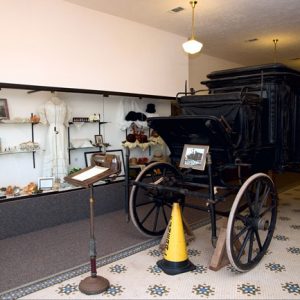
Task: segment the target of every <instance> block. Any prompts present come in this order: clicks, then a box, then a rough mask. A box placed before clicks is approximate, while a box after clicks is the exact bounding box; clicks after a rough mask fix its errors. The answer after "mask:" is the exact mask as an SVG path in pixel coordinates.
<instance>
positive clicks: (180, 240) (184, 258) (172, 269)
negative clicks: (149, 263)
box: [157, 202, 196, 275]
mask: <svg viewBox="0 0 300 300" xmlns="http://www.w3.org/2000/svg"><path fill="white" fill-rule="evenodd" d="M157 265H158V266H159V267H160V268H161V269H162V270H163V271H164V272H165V273H166V274H168V275H176V274H180V273H184V272H188V271H192V270H194V269H195V268H196V267H195V265H193V264H192V263H191V262H190V261H189V259H188V255H187V249H186V241H185V236H184V230H183V222H182V217H181V210H180V206H179V203H176V202H174V203H173V207H172V214H171V219H170V222H169V228H168V236H167V239H166V244H165V249H164V258H163V259H162V260H159V261H158V262H157Z"/></svg>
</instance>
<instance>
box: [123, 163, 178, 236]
mask: <svg viewBox="0 0 300 300" xmlns="http://www.w3.org/2000/svg"><path fill="white" fill-rule="evenodd" d="M180 178H181V176H180V174H179V172H178V171H177V170H176V169H175V167H173V166H172V165H171V164H169V163H160V162H155V163H152V164H150V165H148V166H147V167H146V168H145V169H143V170H142V171H141V172H140V173H139V175H138V176H137V178H136V180H135V183H136V184H135V185H133V187H132V189H131V193H130V198H129V212H130V218H131V220H132V222H133V224H134V225H135V227H136V228H137V229H138V230H139V231H140V232H141V233H142V234H144V235H146V236H159V235H163V233H164V231H165V229H166V227H167V225H168V222H169V219H170V215H171V210H172V204H173V202H174V201H178V199H179V198H180V197H181V196H180V195H179V194H178V193H174V192H170V191H164V190H163V189H159V190H158V189H155V188H151V186H150V188H149V187H145V186H142V185H141V184H151V185H153V186H157V185H159V186H160V187H163V186H169V187H172V186H173V185H174V181H175V180H178V179H180ZM139 183H141V184H140V185H139Z"/></svg>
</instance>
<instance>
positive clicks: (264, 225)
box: [257, 219, 270, 230]
mask: <svg viewBox="0 0 300 300" xmlns="http://www.w3.org/2000/svg"><path fill="white" fill-rule="evenodd" d="M269 226H270V222H269V221H268V220H264V219H258V222H257V229H259V230H268V229H269Z"/></svg>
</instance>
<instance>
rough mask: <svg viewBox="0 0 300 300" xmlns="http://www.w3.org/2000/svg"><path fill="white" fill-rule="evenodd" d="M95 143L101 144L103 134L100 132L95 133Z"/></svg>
mask: <svg viewBox="0 0 300 300" xmlns="http://www.w3.org/2000/svg"><path fill="white" fill-rule="evenodd" d="M95 145H96V146H101V145H103V136H102V135H101V134H97V135H95Z"/></svg>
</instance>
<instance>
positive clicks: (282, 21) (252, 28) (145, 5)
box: [66, 0, 300, 70]
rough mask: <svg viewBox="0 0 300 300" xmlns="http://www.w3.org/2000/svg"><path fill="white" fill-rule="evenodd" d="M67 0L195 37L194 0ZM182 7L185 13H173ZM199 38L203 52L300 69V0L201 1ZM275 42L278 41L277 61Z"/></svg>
mask: <svg viewBox="0 0 300 300" xmlns="http://www.w3.org/2000/svg"><path fill="white" fill-rule="evenodd" d="M66 1H68V2H71V3H74V4H78V5H81V6H84V7H87V8H90V9H94V10H98V11H101V12H103V13H107V14H111V15H115V16H118V17H122V18H125V19H129V20H132V21H135V22H139V23H143V24H146V25H149V26H152V27H156V28H159V29H161V30H165V31H168V32H172V33H175V34H178V35H181V36H185V37H187V38H188V37H189V36H190V34H191V23H192V8H191V5H190V3H189V0H66ZM176 7H182V8H184V10H183V11H181V12H179V13H171V12H170V10H172V9H174V8H176ZM195 34H196V36H197V38H198V40H199V41H201V42H202V43H203V44H204V46H203V48H202V51H201V53H205V54H208V55H211V56H216V57H219V58H223V59H225V60H229V61H232V62H236V63H239V64H242V65H246V66H249V65H258V64H265V63H272V62H278V63H284V64H286V65H288V66H290V67H293V68H297V69H298V70H300V0H199V1H198V3H197V5H196V8H195ZM255 38H256V39H258V40H257V41H255V42H249V41H248V40H251V39H255ZM273 39H278V43H277V52H276V53H277V55H276V58H275V55H274V43H273ZM178 46H179V47H181V45H178ZM196 55H199V54H196ZM200 55H201V54H200ZM297 58H298V59H297Z"/></svg>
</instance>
